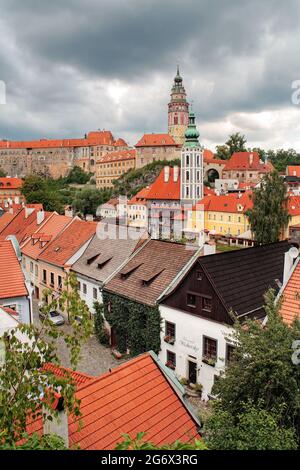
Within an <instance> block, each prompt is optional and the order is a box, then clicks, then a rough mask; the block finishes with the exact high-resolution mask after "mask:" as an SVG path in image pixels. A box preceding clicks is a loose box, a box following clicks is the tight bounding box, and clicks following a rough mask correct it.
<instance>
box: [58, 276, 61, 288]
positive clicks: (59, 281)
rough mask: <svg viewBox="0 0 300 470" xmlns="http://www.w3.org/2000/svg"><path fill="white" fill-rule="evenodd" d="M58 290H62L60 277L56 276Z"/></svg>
mask: <svg viewBox="0 0 300 470" xmlns="http://www.w3.org/2000/svg"><path fill="white" fill-rule="evenodd" d="M58 290H62V277H61V276H58Z"/></svg>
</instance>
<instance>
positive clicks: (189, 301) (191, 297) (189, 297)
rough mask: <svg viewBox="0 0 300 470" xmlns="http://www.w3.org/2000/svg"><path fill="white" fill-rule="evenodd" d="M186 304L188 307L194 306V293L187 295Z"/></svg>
mask: <svg viewBox="0 0 300 470" xmlns="http://www.w3.org/2000/svg"><path fill="white" fill-rule="evenodd" d="M187 305H188V307H196V296H195V295H194V294H188V295H187Z"/></svg>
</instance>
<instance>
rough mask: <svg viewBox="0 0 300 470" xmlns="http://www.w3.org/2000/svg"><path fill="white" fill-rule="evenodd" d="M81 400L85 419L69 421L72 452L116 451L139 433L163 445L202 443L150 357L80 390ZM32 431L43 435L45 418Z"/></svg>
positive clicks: (183, 407)
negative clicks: (126, 437)
mask: <svg viewBox="0 0 300 470" xmlns="http://www.w3.org/2000/svg"><path fill="white" fill-rule="evenodd" d="M76 398H78V399H79V400H80V410H81V416H80V417H79V418H75V417H74V416H71V417H69V445H70V447H71V446H74V445H79V446H80V449H81V450H113V449H115V447H116V445H117V443H118V442H120V441H122V439H123V438H122V435H123V434H125V433H126V434H129V435H130V436H131V437H132V438H134V437H135V436H136V434H137V433H138V432H145V433H146V439H147V440H149V441H151V442H153V443H154V444H156V445H157V446H162V445H164V444H171V443H173V442H175V441H176V440H180V441H182V442H190V441H193V440H194V439H199V438H200V435H199V433H198V431H197V423H196V421H195V419H194V418H193V416H192V414H191V413H190V412H189V411H188V409H187V408H186V406H185V405H184V403H183V402H182V401H181V399H180V398H179V396H178V395H177V393H176V392H175V390H174V388H173V386H172V385H171V384H170V383H169V381H168V380H167V378H166V376H165V375H164V373H163V372H162V370H161V369H160V367H159V365H158V364H157V362H156V361H155V360H154V359H153V358H152V356H151V355H150V353H146V354H143V355H141V356H138V357H136V358H135V359H132V360H130V361H128V362H126V363H125V364H122V365H121V366H119V367H117V368H115V369H113V370H112V371H111V372H110V373H106V374H104V375H102V376H100V377H98V378H96V379H95V380H93V381H91V382H87V383H86V384H85V385H83V386H79V387H78V389H77V392H76ZM79 422H81V423H82V426H81V427H80V428H79V426H78V424H79ZM27 431H28V433H29V434H32V433H33V432H39V433H41V431H42V420H41V418H39V419H37V420H36V421H35V422H34V423H31V424H30V425H29V426H28V429H27Z"/></svg>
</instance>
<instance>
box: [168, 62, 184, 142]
mask: <svg viewBox="0 0 300 470" xmlns="http://www.w3.org/2000/svg"><path fill="white" fill-rule="evenodd" d="M168 108H169V110H168V133H169V134H170V135H171V136H172V137H173V139H174V140H175V142H176V143H177V144H180V145H183V143H184V133H185V131H186V128H187V126H188V122H189V104H188V103H187V101H186V93H185V89H184V86H183V85H182V78H181V76H180V74H179V66H177V74H176V77H175V79H174V85H173V87H172V90H171V101H170V103H169V105H168Z"/></svg>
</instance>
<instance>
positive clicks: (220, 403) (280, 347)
mask: <svg viewBox="0 0 300 470" xmlns="http://www.w3.org/2000/svg"><path fill="white" fill-rule="evenodd" d="M280 307H281V303H280V302H277V303H276V302H275V293H274V291H273V290H270V291H269V292H268V293H267V294H266V297H265V307H264V308H265V312H266V315H267V318H268V321H267V323H266V325H265V326H263V325H262V324H261V322H259V321H256V320H248V321H247V322H246V323H244V324H243V325H241V324H240V323H239V322H236V324H235V326H234V334H233V336H232V337H231V338H230V340H231V341H232V342H233V344H234V345H235V353H234V358H233V360H232V361H231V362H230V363H229V365H228V367H227V368H226V373H225V375H223V376H221V377H219V379H218V381H216V383H215V385H214V387H213V393H214V394H215V395H216V396H217V397H218V399H217V400H216V404H215V409H214V412H213V415H212V417H211V418H210V419H208V421H207V423H206V425H205V428H204V439H205V440H206V442H207V444H208V447H211V448H216V447H221V448H227V449H229V448H231V449H237V448H241V446H243V445H248V446H251V448H252V449H253V448H257V449H260V448H262V446H263V448H270V446H271V445H272V446H275V447H276V448H286V447H285V446H287V445H288V446H290V448H294V447H295V445H297V446H298V447H299V443H300V394H299V388H300V367H299V366H297V365H295V364H294V363H293V361H292V355H293V352H294V350H293V343H294V341H295V340H298V339H299V338H300V321H299V320H295V321H294V323H293V324H292V325H291V326H288V325H286V324H285V323H284V322H283V319H282V317H281V315H280V313H279V312H280ZM243 415H244V416H243ZM268 431H269V432H270V433H271V432H272V433H273V435H272V436H271V435H269V439H270V443H269V444H268V442H267V440H268ZM239 433H241V435H242V436H243V440H244V441H245V443H246V444H243V443H241V442H238V441H237V440H238V439H239V437H238V436H239ZM255 433H256V434H257V438H255ZM280 433H281V437H282V439H281V438H280ZM226 434H227V436H228V437H227V438H226ZM259 436H260V439H261V443H259V439H258V437H259ZM222 439H223V443H222ZM283 439H286V440H287V442H286V443H284V442H283V441H282V440H283ZM244 448H245V447H244Z"/></svg>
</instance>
